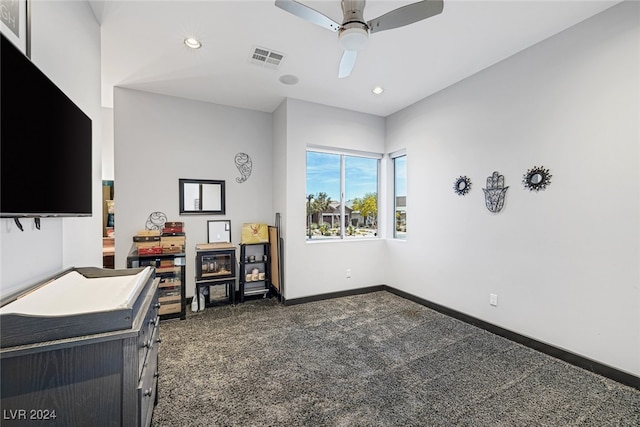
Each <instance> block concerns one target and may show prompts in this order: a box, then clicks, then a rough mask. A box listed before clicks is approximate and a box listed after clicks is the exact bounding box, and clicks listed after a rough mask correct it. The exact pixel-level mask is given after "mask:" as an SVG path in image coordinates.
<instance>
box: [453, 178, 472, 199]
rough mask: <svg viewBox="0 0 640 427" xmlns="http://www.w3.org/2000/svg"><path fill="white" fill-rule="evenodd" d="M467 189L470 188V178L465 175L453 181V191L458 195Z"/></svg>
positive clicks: (464, 193)
mask: <svg viewBox="0 0 640 427" xmlns="http://www.w3.org/2000/svg"><path fill="white" fill-rule="evenodd" d="M469 190H471V180H470V179H469V178H467V177H466V176H461V177H459V178H458V179H456V180H455V182H454V183H453V191H455V192H456V194H457V195H458V196H464V195H466V194H467V193H468V192H469Z"/></svg>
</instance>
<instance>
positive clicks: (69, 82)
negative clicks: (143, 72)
mask: <svg viewBox="0 0 640 427" xmlns="http://www.w3.org/2000/svg"><path fill="white" fill-rule="evenodd" d="M31 6H32V18H31V19H32V20H31V46H32V51H31V59H32V61H33V62H34V63H35V64H36V65H37V66H38V67H39V68H40V69H41V70H42V71H43V72H44V73H45V74H46V75H47V76H48V77H49V78H50V79H51V80H53V82H54V83H55V84H56V85H57V86H58V87H59V88H60V89H62V91H63V92H65V93H66V94H67V96H69V97H70V98H71V99H72V100H73V101H74V102H75V103H76V104H77V105H78V106H79V107H80V108H81V109H82V110H83V111H84V112H85V113H86V114H87V115H88V116H89V117H90V118H91V120H92V134H93V147H92V149H93V212H94V213H93V216H92V217H90V218H65V219H50V218H45V219H42V226H41V230H40V231H38V230H36V229H35V227H34V226H33V221H32V220H22V224H23V226H24V232H20V230H18V229H17V228H16V226H15V225H14V223H13V220H10V219H2V220H0V290H1V292H2V293H3V294H5V293H6V292H9V291H12V290H16V289H20V288H23V287H25V286H27V285H29V284H31V283H33V282H36V281H37V280H39V279H41V278H43V277H46V276H48V275H51V274H53V273H56V272H58V271H60V270H62V269H63V268H67V267H70V266H90V265H102V244H101V236H102V233H101V226H102V205H101V201H100V199H101V187H100V185H101V184H100V182H101V174H102V172H101V148H100V135H101V117H100V28H99V26H98V23H97V22H96V19H95V16H94V15H93V12H92V11H91V8H90V7H89V4H88V3H87V2H76V1H66V2H59V1H46V2H45V1H32V2H31ZM43 184H46V183H43Z"/></svg>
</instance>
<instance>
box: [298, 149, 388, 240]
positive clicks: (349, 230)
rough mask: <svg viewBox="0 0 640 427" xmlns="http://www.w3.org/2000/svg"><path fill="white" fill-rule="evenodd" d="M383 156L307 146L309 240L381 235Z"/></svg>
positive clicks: (307, 232)
mask: <svg viewBox="0 0 640 427" xmlns="http://www.w3.org/2000/svg"><path fill="white" fill-rule="evenodd" d="M380 157H381V156H380V155H376V154H359V153H358V154H354V153H352V152H349V153H340V152H338V151H333V152H331V151H327V150H321V149H317V150H312V149H309V150H307V199H306V201H305V203H306V206H307V229H306V236H307V239H308V240H322V239H351V238H372V237H376V236H377V235H378V169H379V164H380Z"/></svg>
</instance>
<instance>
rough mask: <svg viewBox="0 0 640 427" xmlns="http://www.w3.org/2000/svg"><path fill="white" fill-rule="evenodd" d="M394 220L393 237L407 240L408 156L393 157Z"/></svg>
mask: <svg viewBox="0 0 640 427" xmlns="http://www.w3.org/2000/svg"><path fill="white" fill-rule="evenodd" d="M392 159H393V186H394V192H393V193H394V206H395V208H394V218H395V221H394V222H395V227H394V229H393V230H394V231H393V237H394V238H396V239H406V238H407V155H406V154H403V155H400V156H397V157H393V155H392Z"/></svg>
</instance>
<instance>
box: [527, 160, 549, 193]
mask: <svg viewBox="0 0 640 427" xmlns="http://www.w3.org/2000/svg"><path fill="white" fill-rule="evenodd" d="M552 176H553V175H551V174H550V173H549V169H545V168H544V167H542V166H540V167H537V166H534V167H533V168H531V169H529V170H528V171H527V173H526V174H524V176H523V177H522V184H523V185H524V188H528V189H529V191H540V190H544V189H546V188H547V185H549V184H551V177H552Z"/></svg>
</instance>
